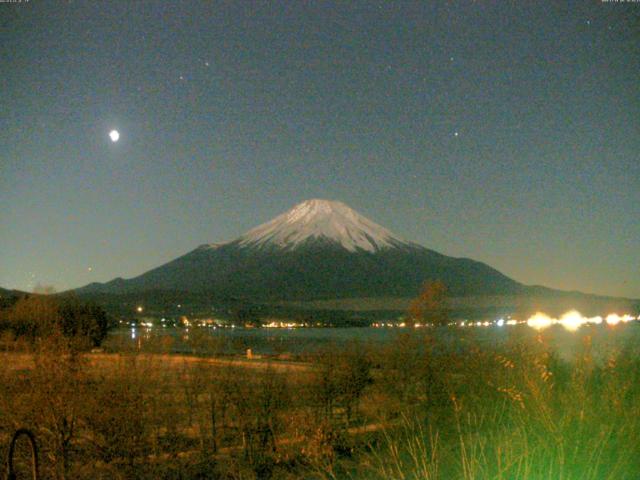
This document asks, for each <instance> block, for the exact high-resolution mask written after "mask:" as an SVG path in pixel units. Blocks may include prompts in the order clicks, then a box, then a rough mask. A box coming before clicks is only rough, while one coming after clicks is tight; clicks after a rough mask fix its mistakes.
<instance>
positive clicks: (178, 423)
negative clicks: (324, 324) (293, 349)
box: [0, 332, 640, 480]
mask: <svg viewBox="0 0 640 480" xmlns="http://www.w3.org/2000/svg"><path fill="white" fill-rule="evenodd" d="M480 345H481V344H480V343H479V342H477V341H476V340H475V339H474V337H473V334H472V333H462V332H460V335H459V339H458V341H457V342H455V343H454V344H453V345H451V346H450V347H448V348H447V351H442V350H441V349H440V346H439V345H437V344H435V343H434V341H433V339H432V338H431V337H429V336H428V335H413V334H410V335H400V336H398V338H397V340H396V341H395V342H394V343H391V344H389V345H386V346H375V347H374V346H365V345H357V346H353V348H352V349H351V350H350V351H344V349H343V350H337V349H328V350H326V351H323V352H320V353H318V354H317V355H314V356H313V357H309V358H308V362H306V363H300V362H269V361H252V362H249V361H244V360H240V359H233V358H202V357H190V356H176V355H159V354H158V355H153V354H135V353H127V354H97V355H96V354H91V355H88V354H74V353H73V352H71V351H68V350H65V347H64V344H60V343H58V344H56V343H55V342H50V343H42V344H40V345H39V346H37V347H35V348H34V349H33V350H32V351H30V352H28V353H25V352H21V353H15V352H11V353H5V354H3V356H2V359H1V360H2V365H1V366H0V435H2V439H3V441H2V444H3V445H4V444H6V439H7V438H8V436H9V435H10V434H11V432H12V431H13V430H14V429H15V428H17V427H19V426H27V427H29V428H31V429H32V430H33V431H34V432H36V435H37V438H38V441H39V444H40V446H41V453H42V462H43V472H44V474H45V477H46V478H60V479H62V478H228V479H236V478H237V479H240V478H247V479H249V478H258V479H266V478H283V479H284V478H286V479H293V478H318V479H325V478H326V479H329V478H373V479H376V478H380V479H387V478H394V479H504V480H506V479H548V478H553V479H567V480H568V479H627V478H629V479H631V478H638V477H640V466H639V465H640V462H638V461H637V458H638V454H640V356H638V354H637V352H636V351H635V350H633V349H622V350H617V351H613V350H612V351H608V352H606V353H604V354H603V353H602V352H599V355H598V356H597V358H598V360H597V361H596V360H594V353H595V352H594V351H593V348H592V346H591V343H590V336H589V335H588V334H587V335H584V344H583V346H582V348H581V349H580V351H579V352H578V353H577V354H576V356H575V358H574V359H572V360H571V361H566V360H561V359H560V358H559V356H558V355H557V354H556V352H555V351H554V349H553V348H552V347H551V346H550V345H549V343H548V342H547V341H546V339H545V338H544V337H543V336H540V337H537V338H529V339H527V338H523V337H521V336H520V337H518V338H515V337H514V340H513V341H510V342H506V343H505V344H504V345H503V346H501V347H491V348H489V347H481V346H480ZM0 453H2V452H0Z"/></svg>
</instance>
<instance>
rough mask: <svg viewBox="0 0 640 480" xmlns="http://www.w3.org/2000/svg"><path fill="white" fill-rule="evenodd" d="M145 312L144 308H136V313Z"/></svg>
mask: <svg viewBox="0 0 640 480" xmlns="http://www.w3.org/2000/svg"><path fill="white" fill-rule="evenodd" d="M143 310H144V308H142V307H141V306H138V308H136V312H138V313H142V311H143Z"/></svg>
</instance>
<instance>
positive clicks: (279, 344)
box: [110, 321, 640, 358]
mask: <svg viewBox="0 0 640 480" xmlns="http://www.w3.org/2000/svg"><path fill="white" fill-rule="evenodd" d="M196 331H198V332H199V333H200V334H201V335H200V337H201V339H202V338H204V339H205V340H206V339H211V340H212V341H215V342H217V344H218V347H217V348H218V351H219V352H221V353H242V352H244V351H246V349H247V348H251V349H252V351H253V352H254V353H256V354H275V353H283V352H288V353H292V354H301V353H311V352H314V351H317V350H319V349H322V348H325V347H329V346H332V345H333V346H337V347H338V348H350V347H352V346H355V345H364V346H366V345H369V344H371V345H385V344H389V343H391V342H393V341H396V340H397V339H398V337H399V336H401V335H407V334H410V335H412V336H416V337H427V336H431V337H432V338H433V340H434V342H435V345H436V347H437V348H440V349H443V350H445V351H446V350H447V349H458V348H464V345H468V344H470V343H476V344H478V345H479V346H482V347H487V348H491V347H499V346H501V345H504V344H506V343H507V342H519V341H527V340H529V341H531V340H535V341H538V340H543V341H544V342H545V343H548V344H550V345H551V346H553V347H554V348H555V349H557V351H558V353H559V355H560V356H561V357H563V358H572V357H573V356H574V355H575V353H576V352H577V351H579V349H580V348H581V346H582V345H583V344H584V342H585V340H586V338H587V337H590V342H591V344H592V345H593V350H594V355H596V356H598V355H606V354H607V353H608V352H611V351H612V350H615V349H620V348H625V347H633V346H635V345H637V346H640V323H639V322H630V323H627V324H622V323H621V324H616V325H613V324H608V323H607V322H606V321H603V322H601V323H599V324H586V325H582V326H581V327H580V328H579V329H577V330H575V331H572V330H570V329H566V328H563V325H562V324H561V323H555V324H554V323H551V324H550V325H549V326H548V328H545V329H544V330H542V331H538V330H535V329H533V328H529V327H528V326H527V325H526V324H520V325H514V326H509V327H507V326H503V327H500V326H496V325H494V326H490V327H488V328H473V329H472V328H461V327H439V328H423V329H415V330H414V329H399V328H373V327H344V328H313V327H309V328H294V329H286V328H277V329H276V328H234V329H231V328H217V329H212V328H199V327H196V328H191V329H189V330H187V329H184V328H180V327H167V328H153V329H147V328H137V329H134V328H130V329H129V328H127V329H124V328H123V329H117V330H114V331H112V332H111V333H110V336H111V337H112V338H118V337H120V338H125V339H128V340H129V341H130V342H131V344H132V345H138V347H139V346H140V345H141V344H142V345H144V342H145V341H151V340H152V339H156V340H158V339H162V338H166V337H170V338H171V339H172V341H173V343H172V346H171V350H172V351H173V352H176V353H190V352H192V351H193V347H192V345H191V344H190V343H189V339H190V338H196V337H195V336H194V335H191V334H193V333H194V332H196ZM141 341H142V343H141Z"/></svg>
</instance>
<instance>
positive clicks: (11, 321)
mask: <svg viewBox="0 0 640 480" xmlns="http://www.w3.org/2000/svg"><path fill="white" fill-rule="evenodd" d="M110 326H111V325H110V322H109V318H108V316H107V313H106V312H105V310H104V309H103V308H102V307H100V306H98V305H95V304H91V303H86V302H80V301H79V300H77V299H75V298H68V297H67V298H64V299H59V298H56V297H52V296H48V295H35V294H34V295H27V294H25V295H21V296H17V295H16V296H10V297H8V298H2V299H0V337H1V338H2V339H3V341H4V343H5V344H7V342H9V343H11V341H13V340H18V341H19V342H25V343H27V344H33V343H35V342H37V341H38V340H42V339H46V338H50V337H52V336H55V335H60V336H61V337H64V338H65V339H67V341H69V342H71V343H73V344H74V345H75V346H76V347H79V348H82V349H86V348H91V347H98V346H99V345H100V344H101V343H102V341H103V340H104V339H105V338H106V336H107V333H108V330H109V327H110Z"/></svg>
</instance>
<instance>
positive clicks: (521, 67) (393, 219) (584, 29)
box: [0, 0, 640, 298]
mask: <svg viewBox="0 0 640 480" xmlns="http://www.w3.org/2000/svg"><path fill="white" fill-rule="evenodd" d="M0 73H1V75H0V86H1V88H0V203H1V206H2V207H1V208H0V247H1V248H0V252H1V253H0V286H3V287H7V288H20V289H28V290H30V289H32V288H33V287H34V286H35V285H37V284H41V285H53V286H55V287H56V288H57V289H58V290H62V289H66V288H70V287H77V286H81V285H84V284H86V283H88V282H91V281H106V280H110V279H111V278H113V277H116V276H123V277H130V276H134V275H137V274H140V273H142V272H144V271H145V270H147V269H149V268H152V267H155V266H158V265H160V264H162V263H164V262H166V261H168V260H170V259H172V258H174V257H176V256H179V255H181V254H183V253H186V252H187V251H189V250H191V249H193V248H195V247H196V246H197V245H199V244H202V243H209V242H219V241H225V240H231V239H233V238H234V237H236V236H238V235H239V234H241V233H243V232H244V231H246V230H248V229H249V228H251V227H253V226H255V225H257V224H259V223H261V222H263V221H266V220H269V219H270V218H272V217H273V216H275V215H276V214H278V213H281V212H282V211H284V210H287V209H288V208H290V207H291V206H293V205H294V204H296V203H298V202H300V201H303V200H305V199H308V198H313V197H320V198H328V199H335V200H341V201H343V202H345V203H347V204H348V205H350V206H351V207H352V208H354V209H356V210H357V211H359V212H360V213H362V214H364V215H366V216H368V217H369V218H371V219H373V220H374V221H376V222H378V223H380V224H382V225H384V226H386V227H387V228H389V229H391V230H392V231H394V232H395V233H397V234H398V235H400V236H402V237H404V238H407V239H409V240H413V241H416V242H418V243H421V244H423V245H425V246H427V247H429V248H432V249H434V250H437V251H440V252H442V253H445V254H448V255H453V256H466V257H471V258H474V259H477V260H481V261H484V262H486V263H488V264H490V265H492V266H494V267H496V268H498V269H499V270H501V271H502V272H504V273H505V274H507V275H509V276H511V277H513V278H515V279H516V280H519V281H521V282H524V283H527V284H534V283H535V284H544V285H547V286H550V287H557V288H563V289H578V290H583V291H587V292H596V293H603V294H610V295H624V296H631V297H636V298H640V4H639V3H601V2H600V1H580V2H552V1H544V2H513V3H511V2H509V3H508V2H485V1H476V2H452V3H446V2H415V3H413V2H376V3H374V2H362V3H361V2H339V3H333V2H282V3H250V2H228V3H218V2H216V3H212V2H166V1H164V2H145V1H135V2H76V1H73V2H64V3H63V2H55V1H46V2H45V1H43V0H31V1H30V2H28V3H22V4H0ZM112 128H117V129H118V130H119V131H120V133H121V139H120V141H119V142H118V143H111V142H110V141H109V137H108V132H109V130H111V129H112Z"/></svg>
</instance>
